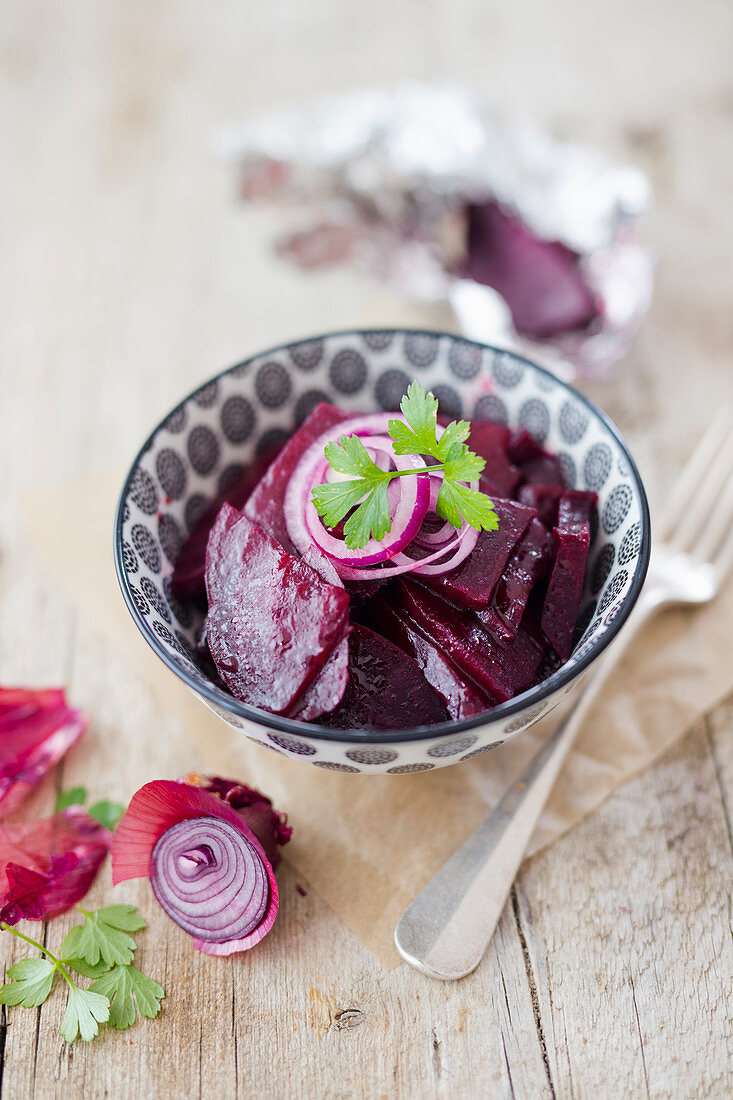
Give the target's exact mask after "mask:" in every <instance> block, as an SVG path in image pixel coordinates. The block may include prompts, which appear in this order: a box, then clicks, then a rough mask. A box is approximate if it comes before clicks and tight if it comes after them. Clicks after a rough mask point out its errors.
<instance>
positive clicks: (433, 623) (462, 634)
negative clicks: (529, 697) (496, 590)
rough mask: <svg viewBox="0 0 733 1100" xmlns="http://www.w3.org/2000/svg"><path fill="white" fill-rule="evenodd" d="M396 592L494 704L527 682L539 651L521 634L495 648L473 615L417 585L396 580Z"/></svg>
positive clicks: (425, 630)
mask: <svg viewBox="0 0 733 1100" xmlns="http://www.w3.org/2000/svg"><path fill="white" fill-rule="evenodd" d="M396 589H397V594H398V595H397V598H398V599H399V600H400V603H401V605H402V607H403V608H404V610H405V611H407V613H408V615H409V616H410V618H411V619H413V620H414V622H415V623H416V625H417V626H418V627H419V629H420V630H421V631H422V632H423V633H424V634H426V635H427V636H428V638H430V639H431V641H433V642H434V643H435V645H437V646H438V648H439V649H441V650H442V651H443V653H444V654H446V656H450V659H451V661H452V662H453V664H455V665H456V667H457V668H458V669H459V670H460V671H461V672H462V673H463V675H464V676H467V677H468V678H469V679H470V680H471V681H473V683H475V684H477V685H478V687H479V688H480V689H481V690H482V691H483V692H485V693H486V695H488V697H489V698H490V699H491V701H492V702H493V703H503V702H505V701H506V700H507V699H511V698H513V696H514V695H516V693H517V692H518V691H523V690H524V688H526V687H528V686H529V684H531V682H532V679H533V677H534V674H535V672H536V670H537V666H538V665H539V663H540V661H541V659H542V656H543V650H542V647H541V645H540V644H539V643H538V642H536V641H535V639H534V638H533V637H531V636H530V635H529V634H528V633H527V632H526V631H520V632H519V633H518V634H517V637H516V638H515V639H514V641H513V642H511V643H510V644H509V645H508V646H506V647H503V646H498V645H496V643H495V642H494V641H492V639H491V638H490V637H489V635H488V634H487V632H486V631H485V630H484V628H483V627H482V625H481V623H480V622H479V621H478V619H477V618H476V616H475V615H473V614H471V613H470V612H467V611H460V610H459V609H458V608H455V607H451V605H450V604H448V603H446V601H445V600H442V599H441V598H440V596H437V595H436V594H435V593H434V592H429V591H428V590H427V589H426V588H424V587H423V586H422V585H421V584H417V583H416V582H415V581H413V580H411V579H407V580H406V579H403V578H400V580H399V581H398V582H397V585H396Z"/></svg>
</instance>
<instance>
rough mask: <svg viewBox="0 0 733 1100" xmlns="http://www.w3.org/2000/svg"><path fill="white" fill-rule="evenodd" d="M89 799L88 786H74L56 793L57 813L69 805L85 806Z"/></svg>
mask: <svg viewBox="0 0 733 1100" xmlns="http://www.w3.org/2000/svg"><path fill="white" fill-rule="evenodd" d="M86 800H87V789H86V787H72V788H71V789H70V790H68V791H59V793H58V794H57V795H56V813H58V812H59V811H60V810H65V809H66V807H67V806H83V805H84V803H85V802H86Z"/></svg>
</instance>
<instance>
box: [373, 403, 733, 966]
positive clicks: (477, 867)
mask: <svg viewBox="0 0 733 1100" xmlns="http://www.w3.org/2000/svg"><path fill="white" fill-rule="evenodd" d="M657 526H658V530H659V535H658V539H659V541H656V542H655V543H654V545H653V548H652V555H651V562H650V565H649V574H648V578H647V581H646V584H645V586H644V589H643V590H642V593H641V596H640V597H639V600H638V603H637V605H636V607H635V608H634V610H633V612H632V613H631V615H630V616H629V619H628V621H627V623H626V625H625V626H624V628H623V630H622V631H621V632H620V634H619V637H618V638H616V639H615V641H614V642H613V644H612V645H611V646H610V647H609V649H608V651H607V653H606V654H605V655H604V656H603V657H602V658H601V659H600V660H599V661H598V663H597V665H596V666H595V668H594V670H592V671H591V672H590V673H589V674H588V676H587V677H586V679H585V682H584V684H583V686H582V688H581V689H580V693H579V695H578V698H577V701H576V702H575V705H574V707H573V709H572V711H571V712H570V714H569V715H567V717H566V718H565V719H564V721H563V722H562V723H561V724H560V725H559V726H558V728H557V729H556V730H555V732H554V733H553V734H552V736H551V737H550V738H549V739H548V741H547V742H546V743H545V744H544V745H543V746H542V748H541V749H540V750H539V752H538V753H537V754H536V755H535V756H534V758H533V759H532V761H531V762H530V764H529V765H528V767H527V769H526V771H525V772H524V774H523V775H521V776H520V778H519V779H518V780H517V781H516V783H514V784H513V786H512V787H510V788H509V790H508V791H507V793H506V794H505V795H504V797H503V798H502V800H501V802H500V803H499V804H498V806H497V807H496V809H495V810H494V811H493V812H492V813H491V814H489V816H488V817H487V818H486V819H485V820H484V821H483V822H482V823H481V825H479V826H478V828H477V829H476V830H475V831H474V832H473V833H472V834H471V836H470V837H469V838H468V840H467V841H466V842H465V843H464V844H463V845H462V846H461V847H460V848H459V849H458V850H457V851H456V852H455V853H454V854H453V855H452V856H451V858H450V859H449V860H448V861H447V862H446V863H445V864H444V865H443V866H442V867H441V869H440V870H439V871H438V872H437V874H436V875H435V876H434V877H433V878H432V879H431V880H430V882H429V883H428V884H427V886H426V887H425V888H424V889H423V890H422V891H421V892H420V893H419V894H418V896H417V897H416V898H415V900H414V901H413V902H412V903H411V904H410V905H409V906H408V907H407V909H406V910H405V912H404V913H403V915H402V917H401V918H400V920H399V923H398V924H397V927H396V929H395V943H396V945H397V950H398V951H399V952H400V954H401V955H402V957H403V959H405V961H406V962H408V963H410V965H411V966H414V967H416V968H417V969H418V970H421V971H422V972H423V973H424V974H429V975H430V976H431V977H433V978H443V979H456V978H462V977H464V976H465V975H466V974H470V973H471V971H472V970H474V969H475V968H476V967H477V966H478V964H479V962H480V961H481V959H482V958H483V955H484V952H485V951H486V948H487V947H488V945H489V941H490V940H491V937H492V936H493V934H494V930H495V928H496V925H497V923H498V920H499V917H500V915H501V912H502V910H503V908H504V904H505V902H506V899H507V897H508V895H509V891H510V890H511V887H512V884H513V882H514V879H515V878H516V876H517V872H518V871H519V867H520V864H521V862H522V859H523V858H524V853H525V851H526V849H527V845H528V843H529V840H530V837H531V835H532V833H533V831H534V828H535V826H536V824H537V822H538V820H539V817H540V814H541V813H542V810H543V808H544V806H545V803H546V802H547V799H548V798H549V795H550V792H551V791H552V788H553V786H554V784H555V780H556V779H557V776H558V774H559V772H560V769H561V768H562V765H563V763H564V761H565V759H566V757H567V755H568V753H569V752H570V749H571V748H572V746H573V744H574V742H575V739H576V736H577V734H578V731H579V730H580V728H581V727H582V725H583V722H584V720H585V718H586V716H587V714H588V712H589V710H590V708H591V706H592V704H593V702H594V701H595V699H596V697H597V695H598V693H599V691H600V690H601V688H602V687H603V685H604V684H605V682H606V680H607V679H608V677H609V675H610V673H611V671H612V670H613V668H614V667H615V666H616V664H617V663H618V661H619V658H620V657H621V656H622V655H623V654H624V653H625V652H626V650H627V649H628V647H629V645H630V644H631V642H632V641H633V639H634V637H635V636H636V634H637V633H638V632H639V631H640V630H641V628H642V627H643V625H644V624H645V623H646V622H647V621H648V620H649V619H650V618H651V617H652V616H653V615H655V614H656V613H657V612H658V611H659V610H660V609H662V608H664V607H668V606H669V605H671V604H702V603H707V602H708V601H709V600H711V599H712V598H713V597H714V596H715V595H716V593H717V592H718V591H719V590H720V587H721V585H722V584H723V582H724V581H725V579H726V577H727V575H728V574H729V573H730V571H731V568H733V424H732V423H731V417H730V414H729V412H728V411H727V410H721V413H720V414H719V415H718V416H717V417H716V419H715V420H714V421H713V423H712V424H711V426H710V428H709V429H708V431H707V432H706V434H705V436H704V437H703V439H702V440H701V441H700V443H699V444H698V447H697V449H696V450H695V452H694V454H693V455H692V457H691V459H690V460H689V462H688V463H687V466H686V467H685V469H684V471H683V473H682V475H681V477H680V479H679V481H678V483H677V485H676V487H675V489H674V491H673V493H672V495H671V497H670V500H669V503H668V505H667V508H666V511H665V512H664V514H663V516H662V518H661V520H660V521H659V523H658V525H657Z"/></svg>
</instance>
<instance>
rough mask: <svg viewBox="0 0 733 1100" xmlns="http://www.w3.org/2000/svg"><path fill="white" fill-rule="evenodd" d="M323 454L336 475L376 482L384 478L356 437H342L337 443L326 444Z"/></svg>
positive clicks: (382, 472) (382, 471)
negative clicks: (348, 475) (350, 475)
mask: <svg viewBox="0 0 733 1100" xmlns="http://www.w3.org/2000/svg"><path fill="white" fill-rule="evenodd" d="M323 453H324V454H325V456H326V458H327V459H328V465H329V466H330V467H331V469H332V470H335V471H336V473H337V474H352V475H353V476H354V477H363V478H366V479H367V480H377V481H379V480H380V479H381V478H383V477H384V470H380V468H379V466H377V464H376V462H375V461H374V459H373V458H372V457H371V456H370V454H369V452H368V451H367V449H366V447H365V446H364V444H363V443H362V441H361V440H360V439H359V436H358V435H342V436H341V438H340V439H339V441H338V443H327V444H326V446H325V449H324V452H323Z"/></svg>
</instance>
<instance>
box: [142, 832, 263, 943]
mask: <svg viewBox="0 0 733 1100" xmlns="http://www.w3.org/2000/svg"><path fill="white" fill-rule="evenodd" d="M150 883H151V885H152V887H153V892H154V893H155V896H156V898H157V899H158V902H159V904H160V905H161V907H162V908H163V909H165V911H166V913H167V914H168V916H169V917H170V918H171V920H173V921H175V922H176V924H177V925H179V927H181V928H182V929H183V930H184V932H188V933H189V934H190V935H192V936H196V938H197V939H198V940H203V941H206V942H207V943H211V944H213V945H214V946H217V945H219V946H220V945H221V944H222V941H224V942H225V943H226V945H227V947H228V948H229V949H231V950H241V948H242V947H243V946H245V941H246V940H247V939H248V938H249V937H251V936H252V934H253V933H254V934H255V939H253V940H251V942H250V943H246V946H251V945H252V944H253V943H257V942H258V940H260V939H262V937H263V936H264V935H265V934H266V933H267V932H268V931H269V930H270V927H271V926H272V922H273V921H274V919H275V912H276V910H273V912H272V913H271V919H270V921H269V924H267V926H266V927H263V918H264V916H265V914H266V913H267V909H268V904H269V901H270V881H269V876H268V874H267V871H266V861H265V859H264V852H263V850H262V847H261V846H260V845H259V844H255V845H253V844H252V841H251V840H250V839H249V838H248V837H246V836H244V835H243V832H242V830H241V829H240V828H237V827H235V826H234V825H233V824H232V823H231V822H229V821H221V820H220V819H219V818H218V817H197V818H193V819H191V820H188V821H179V822H178V824H177V825H173V826H171V828H170V829H166V831H165V832H164V833H163V835H162V836H161V838H160V840H159V841H158V843H157V844H156V845H155V848H154V849H153V872H152V874H151V876H150ZM275 892H276V893H277V887H275ZM232 941H239V944H238V947H232ZM226 953H227V954H228V953H229V952H228V951H227V952H226Z"/></svg>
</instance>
